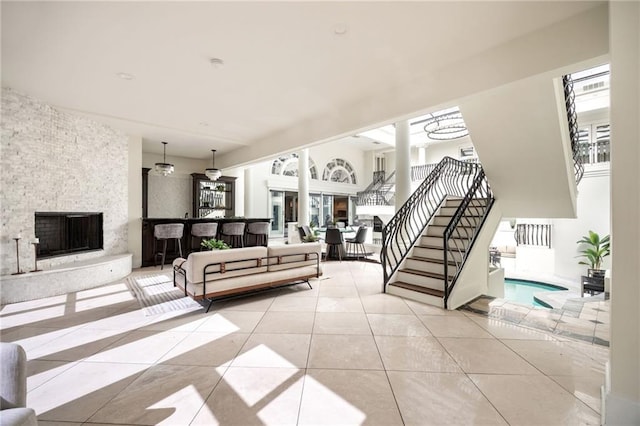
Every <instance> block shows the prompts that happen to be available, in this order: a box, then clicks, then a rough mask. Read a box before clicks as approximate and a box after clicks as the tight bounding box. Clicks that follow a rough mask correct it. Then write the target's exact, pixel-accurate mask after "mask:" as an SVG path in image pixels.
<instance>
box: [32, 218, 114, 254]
mask: <svg viewBox="0 0 640 426" xmlns="http://www.w3.org/2000/svg"><path fill="white" fill-rule="evenodd" d="M35 228H36V229H35V231H36V232H35V234H36V237H37V238H38V239H39V240H40V244H39V245H38V251H37V254H36V258H37V259H44V258H47V257H55V256H65V255H69V254H77V253H81V252H86V251H93V250H101V249H102V248H103V234H102V213H67V212H36V214H35Z"/></svg>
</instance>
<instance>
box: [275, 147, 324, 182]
mask: <svg viewBox="0 0 640 426" xmlns="http://www.w3.org/2000/svg"><path fill="white" fill-rule="evenodd" d="M271 174H272V175H282V176H294V177H296V176H298V154H295V153H294V154H287V155H283V156H281V157H278V158H276V159H275V160H273V164H272V165H271ZM309 175H310V176H311V179H316V180H317V179H318V169H317V167H316V164H315V163H314V162H313V160H312V159H311V158H309Z"/></svg>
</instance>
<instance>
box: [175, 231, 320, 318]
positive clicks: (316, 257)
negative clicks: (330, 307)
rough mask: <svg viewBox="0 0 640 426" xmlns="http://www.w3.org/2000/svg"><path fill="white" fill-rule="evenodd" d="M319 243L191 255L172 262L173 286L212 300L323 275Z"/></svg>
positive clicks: (186, 294)
mask: <svg viewBox="0 0 640 426" xmlns="http://www.w3.org/2000/svg"><path fill="white" fill-rule="evenodd" d="M320 260H321V245H320V243H305V244H287V245H282V246H270V247H262V246H260V247H244V248H237V249H231V250H213V251H201V252H194V253H191V254H190V255H189V256H188V257H187V258H186V259H185V258H182V257H180V258H178V259H176V260H174V261H173V283H174V285H175V286H178V287H180V288H181V289H182V290H184V293H185V296H190V297H192V298H193V299H194V300H203V299H208V300H209V302H210V303H209V307H208V308H207V311H209V308H210V307H211V303H213V300H214V299H217V298H220V297H224V296H230V295H235V294H240V293H245V292H251V291H255V290H259V289H264V288H269V287H280V286H282V285H291V284H296V283H299V282H300V281H304V282H306V283H307V284H308V285H309V287H311V284H309V279H310V278H318V277H320V275H322V267H321V265H320Z"/></svg>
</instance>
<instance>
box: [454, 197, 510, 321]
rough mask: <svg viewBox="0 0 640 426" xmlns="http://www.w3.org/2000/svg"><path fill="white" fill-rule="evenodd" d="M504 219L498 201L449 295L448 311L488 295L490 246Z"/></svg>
mask: <svg viewBox="0 0 640 426" xmlns="http://www.w3.org/2000/svg"><path fill="white" fill-rule="evenodd" d="M500 219H502V211H501V210H500V204H499V202H498V200H495V202H494V204H493V207H492V208H491V210H490V211H489V215H488V216H487V218H486V220H485V222H484V225H483V226H482V229H481V230H480V233H479V234H478V236H477V237H476V241H475V243H474V244H473V247H472V248H471V251H470V252H469V253H468V254H467V261H466V262H465V264H464V268H463V269H462V271H461V272H460V275H459V276H458V280H457V282H456V285H455V286H454V287H453V289H452V290H451V293H450V294H449V299H448V301H447V309H450V310H453V309H457V308H459V307H460V306H462V305H464V304H465V303H468V302H470V301H471V300H473V299H475V298H476V297H478V296H480V295H482V294H487V292H488V288H489V245H490V244H491V240H492V239H493V236H494V235H495V233H496V231H497V229H498V225H499V224H500Z"/></svg>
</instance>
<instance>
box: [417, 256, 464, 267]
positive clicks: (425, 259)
mask: <svg viewBox="0 0 640 426" xmlns="http://www.w3.org/2000/svg"><path fill="white" fill-rule="evenodd" d="M407 259H411V260H418V261H420V262H428V263H438V264H440V265H442V264H444V259H437V258H435V257H424V256H409V257H407ZM448 263H449V265H451V266H456V263H455V262H454V261H452V260H450V261H449V262H448Z"/></svg>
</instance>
